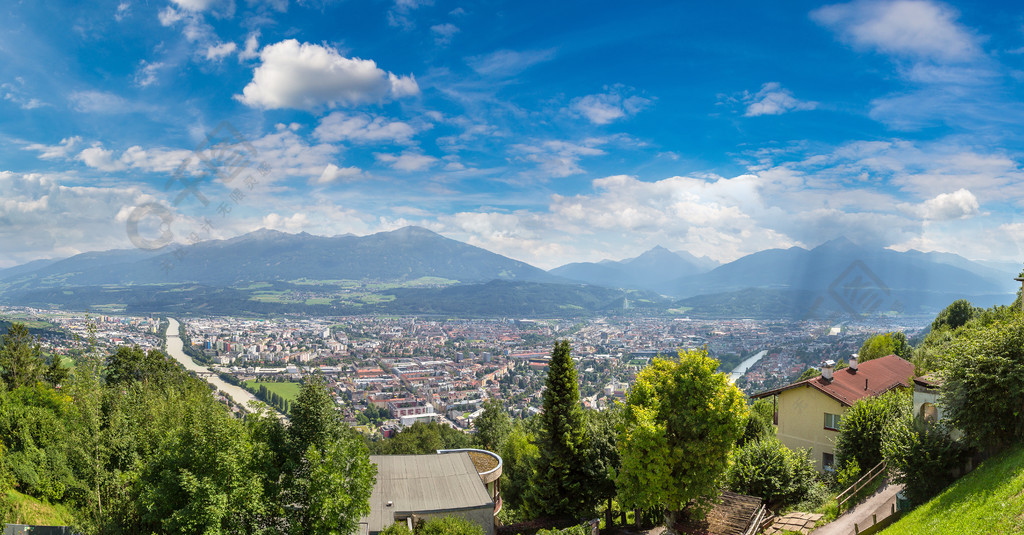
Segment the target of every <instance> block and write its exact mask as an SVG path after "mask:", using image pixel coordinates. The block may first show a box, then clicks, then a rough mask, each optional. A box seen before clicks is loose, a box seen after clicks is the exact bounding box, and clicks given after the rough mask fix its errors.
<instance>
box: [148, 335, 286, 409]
mask: <svg viewBox="0 0 1024 535" xmlns="http://www.w3.org/2000/svg"><path fill="white" fill-rule="evenodd" d="M183 345H184V344H183V343H182V341H181V337H180V336H178V320H176V319H174V318H167V354H168V355H170V356H171V357H173V358H174V360H176V361H178V362H180V363H181V365H182V366H184V367H185V369H186V370H188V371H192V372H196V373H203V374H213V373H214V372H213V371H211V370H210V369H209V368H207V367H206V366H200V365H199V364H196V362H195V361H194V360H192V357H189V356H188V355H186V354H185V351H183V350H182V347H183ZM203 378H204V379H206V382H208V383H210V384H211V385H213V386H215V387H216V388H217V390H220V391H221V392H223V393H224V394H226V395H227V396H228V397H230V398H231V399H233V400H234V401H235V403H238V404H239V405H242V406H243V407H247V406H248V405H249V402H250V401H259V400H257V399H256V396H253V395H252V394H250V393H249V392H247V391H246V390H245V389H244V388H241V387H237V386H235V385H233V384H230V383H226V382H224V380H223V379H221V378H220V377H217V375H216V374H213V375H205V376H203ZM280 417H281V418H282V419H283V418H284V415H280Z"/></svg>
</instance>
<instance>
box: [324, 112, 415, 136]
mask: <svg viewBox="0 0 1024 535" xmlns="http://www.w3.org/2000/svg"><path fill="white" fill-rule="evenodd" d="M313 134H314V135H315V136H316V137H317V139H319V140H320V141H324V142H327V143H335V142H338V141H355V142H358V143H377V142H390V143H408V142H409V141H410V140H411V139H412V136H414V135H415V134H416V129H415V128H413V127H412V126H411V125H410V124H409V123H405V122H402V121H391V120H388V119H386V118H384V117H379V116H373V115H370V114H366V113H345V112H340V111H336V112H333V113H331V114H330V115H328V116H327V117H324V118H323V119H321V120H320V125H319V126H317V127H316V130H314V131H313Z"/></svg>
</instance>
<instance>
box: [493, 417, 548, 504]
mask: <svg viewBox="0 0 1024 535" xmlns="http://www.w3.org/2000/svg"><path fill="white" fill-rule="evenodd" d="M528 427H529V424H528V422H527V421H524V420H519V421H517V422H516V423H515V425H513V426H512V431H511V432H509V434H508V437H506V438H505V443H504V444H503V445H502V448H501V453H500V455H501V460H502V463H503V466H502V469H501V470H502V476H501V496H502V500H503V501H504V503H505V505H503V506H502V510H505V509H506V508H507V509H514V510H522V509H523V508H524V505H525V504H526V493H527V490H528V489H529V488H530V486H531V485H532V482H533V481H535V480H536V476H535V465H536V462H537V459H538V458H539V457H540V449H539V448H538V447H537V445H536V443H535V441H536V434H535V433H533V432H531V431H530V430H529V429H528Z"/></svg>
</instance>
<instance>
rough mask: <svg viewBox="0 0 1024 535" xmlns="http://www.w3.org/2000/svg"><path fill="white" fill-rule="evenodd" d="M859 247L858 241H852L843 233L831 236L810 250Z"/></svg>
mask: <svg viewBox="0 0 1024 535" xmlns="http://www.w3.org/2000/svg"><path fill="white" fill-rule="evenodd" d="M859 248H860V245H859V244H858V243H856V242H854V241H853V240H851V239H850V238H847V237H846V236H845V235H844V236H839V237H838V238H832V239H831V240H828V241H827V242H825V243H822V244H821V245H819V246H817V247H815V248H814V249H812V251H817V250H818V249H859Z"/></svg>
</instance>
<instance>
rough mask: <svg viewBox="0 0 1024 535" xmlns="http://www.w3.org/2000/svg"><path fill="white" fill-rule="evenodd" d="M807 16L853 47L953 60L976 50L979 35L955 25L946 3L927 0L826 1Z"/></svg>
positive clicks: (954, 15) (975, 53)
mask: <svg viewBox="0 0 1024 535" xmlns="http://www.w3.org/2000/svg"><path fill="white" fill-rule="evenodd" d="M811 18H812V19H813V20H814V21H815V22H817V23H819V24H821V25H823V26H826V27H828V28H829V29H831V30H833V31H835V32H836V33H837V34H839V36H840V38H841V39H843V40H844V41H846V42H848V43H850V44H852V45H853V46H855V47H858V48H864V49H874V50H877V51H879V52H882V53H884V54H892V55H896V56H906V57H912V58H918V59H929V60H934V61H939V62H958V61H966V60H971V59H974V58H977V57H978V56H980V55H981V47H980V46H979V45H978V39H977V37H976V36H974V35H972V34H971V33H970V32H968V31H967V30H966V29H964V28H963V27H962V26H960V25H959V24H957V22H956V19H957V13H956V11H954V10H953V9H952V8H950V7H949V6H946V5H944V4H941V3H938V2H931V1H927V0H898V1H895V2H880V1H875V0H858V1H856V2H851V3H848V4H837V5H831V6H825V7H822V8H819V9H816V10H814V11H812V12H811Z"/></svg>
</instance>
